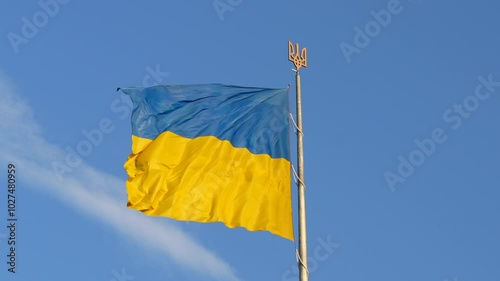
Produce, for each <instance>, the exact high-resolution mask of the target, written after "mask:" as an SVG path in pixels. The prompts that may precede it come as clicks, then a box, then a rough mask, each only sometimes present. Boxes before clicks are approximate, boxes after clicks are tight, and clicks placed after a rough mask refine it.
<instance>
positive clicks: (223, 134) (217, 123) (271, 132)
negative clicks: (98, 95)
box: [122, 84, 294, 240]
mask: <svg viewBox="0 0 500 281" xmlns="http://www.w3.org/2000/svg"><path fill="white" fill-rule="evenodd" d="M122 91H123V92H124V93H125V94H127V95H129V96H130V98H131V99H132V103H133V112H132V153H131V154H130V156H129V158H128V160H127V161H126V163H125V166H124V167H125V170H126V171H127V173H128V175H129V179H128V180H127V193H128V207H130V208H132V209H136V210H139V211H141V212H143V213H145V214H146V215H150V216H165V217H169V218H173V219H177V220H183V221H197V222H223V223H224V224H225V225H226V226H228V227H230V228H234V227H244V228H246V229H248V230H251V231H258V230H267V231H270V232H271V233H274V234H276V235H279V236H282V237H285V238H288V239H290V240H293V239H294V236H293V226H292V203H291V198H292V196H291V176H290V147H289V123H288V112H289V105H288V90H287V89H264V88H249V87H237V86H227V85H220V84H206V85H182V86H155V87H149V88H139V87H131V88H123V89H122Z"/></svg>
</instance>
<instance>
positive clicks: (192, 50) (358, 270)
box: [0, 0, 500, 281]
mask: <svg viewBox="0 0 500 281" xmlns="http://www.w3.org/2000/svg"><path fill="white" fill-rule="evenodd" d="M47 3H48V4H47ZM499 9H500V4H499V3H498V2H497V1H492V0H489V1H488V0H478V1H474V2H470V1H451V0H441V1H429V0H412V1H407V0H401V1H400V2H398V1H395V0H375V1H367V0H361V1H314V0H313V1H307V2H305V1H302V2H299V1H271V2H269V1H246V0H241V1H238V0H220V1H214V2H212V1H175V3H174V2H172V1H169V2H168V3H167V2H164V1H148V2H138V1H128V2H124V1H114V0H112V1H105V2H103V3H100V2H99V3H98V2H82V1H71V0H64V1H63V0H60V1H58V2H55V1H40V2H38V1H22V2H13V1H8V2H5V3H2V9H0V19H1V20H0V21H1V25H0V35H2V37H1V38H2V39H1V40H0V51H1V52H0V58H1V60H0V73H1V74H0V100H1V102H0V117H1V118H0V120H1V121H0V181H1V182H2V189H1V190H0V198H2V199H1V200H0V214H1V215H0V220H1V222H0V225H5V226H6V225H7V214H8V213H7V192H8V191H7V188H6V182H7V165H8V163H15V165H16V166H17V167H16V173H17V188H16V191H17V193H16V197H17V198H18V201H17V205H16V216H17V218H18V222H17V228H16V231H17V236H16V243H18V246H17V248H16V258H17V259H16V271H17V272H16V273H15V274H12V273H10V272H8V271H7V269H8V265H7V264H6V260H7V257H6V255H7V254H8V251H9V250H8V248H9V246H8V244H7V242H8V240H7V239H6V235H8V233H7V231H8V229H7V227H2V228H0V257H1V258H0V260H1V262H0V264H2V266H0V280H9V281H10V280H12V281H30V280H43V281H45V280H74V281H83V280H85V281H88V280H93V281H98V280H102V281H113V280H114V281H120V280H188V281H189V280H298V278H297V275H296V266H295V254H294V244H293V243H291V242H290V241H287V240H286V239H282V238H280V237H277V236H273V235H271V234H269V233H266V232H248V231H245V230H243V229H227V228H225V227H224V226H223V225H222V224H219V223H217V224H200V223H186V222H177V221H173V220H170V219H167V218H150V217H146V216H143V215H142V214H141V213H138V212H136V211H133V210H129V209H127V208H126V194H125V180H126V173H125V171H124V170H123V163H124V161H125V160H126V158H127V156H128V154H129V153H130V144H131V129H130V121H129V113H130V111H129V107H128V106H129V103H128V101H127V99H126V98H124V95H123V94H121V93H118V92H116V91H115V90H116V88H117V87H120V86H147V85H153V84H192V83H224V84H234V85H242V86H259V87H270V88H278V87H286V86H287V85H288V84H292V87H293V80H294V79H293V75H294V73H293V72H292V71H291V68H292V67H293V66H292V64H291V63H290V62H288V61H287V51H288V50H287V42H288V40H292V41H293V42H297V43H300V44H301V46H305V47H307V48H308V59H309V65H308V67H307V68H305V69H303V70H302V84H303V85H302V86H303V87H302V90H303V106H304V133H305V160H306V169H305V172H306V184H307V211H308V213H307V215H308V238H309V239H308V240H309V241H308V242H309V256H310V262H311V264H310V272H311V274H310V280H339V281H369V280H374V281H379V280H380V281H381V280H384V281H403V280H404V281H417V280H418V281H421V280H426V281H444V280H450V281H451V280H453V281H455V280H456V281H458V280H460V281H472V280H474V281H476V280H479V281H493V280H500V267H498V264H500V254H499V253H500V241H499V239H498V237H500V223H499V220H498V218H499V215H500V204H498V201H499V199H498V198H499V196H500V192H499V189H498V186H499V185H500V170H499V165H498V159H499V158H500V145H499V144H500V133H499V132H498V129H497V128H498V123H499V122H500V113H499V112H498V110H497V109H498V107H499V106H500V63H499V62H500V56H498V50H500V40H498V36H496V34H497V33H498V28H497V27H498V20H497V18H498V11H499ZM497 81H498V82H497ZM87 135H92V136H94V138H93V139H92V140H90V139H89V138H88V137H87ZM91 141H93V142H91ZM84 142H86V143H87V144H88V143H91V146H90V147H89V146H87V147H86V149H87V150H86V155H80V158H71V157H72V156H69V155H73V154H72V152H71V151H73V150H77V149H78V147H79V145H80V149H84V148H82V147H83V145H84V144H82V143H84ZM68 157H69V158H68ZM68 161H69V162H68ZM54 163H63V164H64V163H70V164H71V167H70V168H69V169H68V170H65V172H64V173H62V174H61V173H59V174H58V173H56V172H54V165H56V166H57V165H58V164H54ZM295 203H296V192H295V188H294V204H295Z"/></svg>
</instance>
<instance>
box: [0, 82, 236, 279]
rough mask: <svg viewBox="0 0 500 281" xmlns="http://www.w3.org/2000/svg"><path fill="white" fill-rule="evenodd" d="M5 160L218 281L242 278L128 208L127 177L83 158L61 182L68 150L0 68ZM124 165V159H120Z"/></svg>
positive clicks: (0, 138)
mask: <svg viewBox="0 0 500 281" xmlns="http://www.w3.org/2000/svg"><path fill="white" fill-rule="evenodd" d="M0 120H1V121H0V161H1V162H3V163H5V162H7V161H9V162H14V163H15V164H17V166H18V167H19V168H18V171H19V172H20V173H21V174H22V179H23V181H27V182H29V183H30V186H33V187H36V188H39V189H42V190H43V191H47V192H50V194H52V195H53V196H55V197H57V198H58V199H60V200H62V201H63V202H66V203H68V204H67V205H68V206H69V207H74V208H77V209H79V210H80V211H82V212H83V213H85V214H87V215H90V216H92V217H93V218H95V219H98V220H101V221H102V222H103V223H105V224H107V225H110V226H112V227H114V228H115V229H116V230H117V231H119V232H120V233H122V234H123V235H128V236H130V237H133V238H134V239H136V240H137V241H138V242H139V243H145V244H146V245H147V246H149V247H151V248H152V249H156V250H159V251H161V252H162V253H164V254H166V255H168V256H169V257H170V258H171V259H173V260H174V261H176V262H177V263H179V264H181V265H184V266H186V267H188V268H190V269H194V270H196V271H198V272H199V273H200V274H207V275H210V276H212V277H213V278H215V279H217V280H239V278H238V277H237V276H236V274H235V272H234V270H233V269H232V268H231V267H230V266H229V265H228V264H227V263H226V262H225V261H223V260H222V259H220V258H219V257H217V256H216V255H215V254H214V253H212V252H211V251H210V250H208V249H206V248H204V247H203V246H202V245H200V244H199V243H197V242H196V241H195V240H193V238H191V237H190V236H189V235H188V234H186V233H184V232H183V231H181V230H180V229H178V228H177V227H175V226H173V225H171V224H169V223H168V222H166V221H165V222H162V223H159V222H158V221H157V220H154V219H152V218H150V217H147V216H145V215H143V214H141V213H139V212H137V211H133V210H130V209H128V208H127V207H126V198H125V195H124V192H123V190H124V189H125V183H124V180H122V179H118V178H116V177H114V176H112V175H110V174H106V173H103V172H100V171H98V170H96V169H94V168H93V167H91V166H89V165H87V164H85V163H82V164H80V165H79V166H78V167H76V168H75V170H74V171H73V172H72V173H68V174H66V175H65V176H64V180H63V181H62V182H60V181H59V180H58V178H57V177H56V175H55V173H54V171H53V168H52V166H51V163H53V162H54V161H59V162H64V157H65V155H66V153H65V151H64V150H62V149H61V148H60V147H58V146H56V145H53V144H50V143H48V142H47V140H46V139H45V138H44V137H43V136H42V134H41V129H40V126H39V125H38V124H37V123H36V121H35V120H34V118H33V113H32V110H31V108H30V107H29V106H28V103H27V102H26V101H24V100H23V99H22V98H21V97H20V96H19V95H17V94H16V93H15V89H14V86H13V85H12V84H11V83H9V81H8V79H6V77H5V76H3V75H2V74H1V73H0ZM120 165H121V164H120Z"/></svg>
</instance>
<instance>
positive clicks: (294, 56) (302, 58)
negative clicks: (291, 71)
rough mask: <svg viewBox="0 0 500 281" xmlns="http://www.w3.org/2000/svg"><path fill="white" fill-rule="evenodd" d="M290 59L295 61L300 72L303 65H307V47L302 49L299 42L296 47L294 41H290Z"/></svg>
mask: <svg viewBox="0 0 500 281" xmlns="http://www.w3.org/2000/svg"><path fill="white" fill-rule="evenodd" d="M299 51H300V54H299ZM288 60H289V61H291V62H293V64H294V65H295V68H296V70H297V72H299V69H300V68H301V67H302V66H303V67H307V48H303V49H302V51H301V50H300V48H299V43H297V44H296V48H294V47H293V44H292V42H290V41H288Z"/></svg>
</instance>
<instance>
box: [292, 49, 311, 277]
mask: <svg viewBox="0 0 500 281" xmlns="http://www.w3.org/2000/svg"><path fill="white" fill-rule="evenodd" d="M299 52H300V54H299ZM288 60H290V61H292V62H293V63H294V65H295V69H294V71H295V86H296V92H297V94H296V98H297V100H296V105H297V166H298V167H297V173H298V175H297V176H298V180H297V188H298V199H299V263H298V266H299V274H300V279H299V280H300V281H308V280H309V270H308V263H307V232H306V199H305V185H304V140H303V138H304V135H303V133H302V93H301V89H300V68H301V67H302V66H303V67H307V49H306V48H303V49H302V50H300V49H299V44H297V45H296V48H294V46H293V44H292V42H290V41H288Z"/></svg>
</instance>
